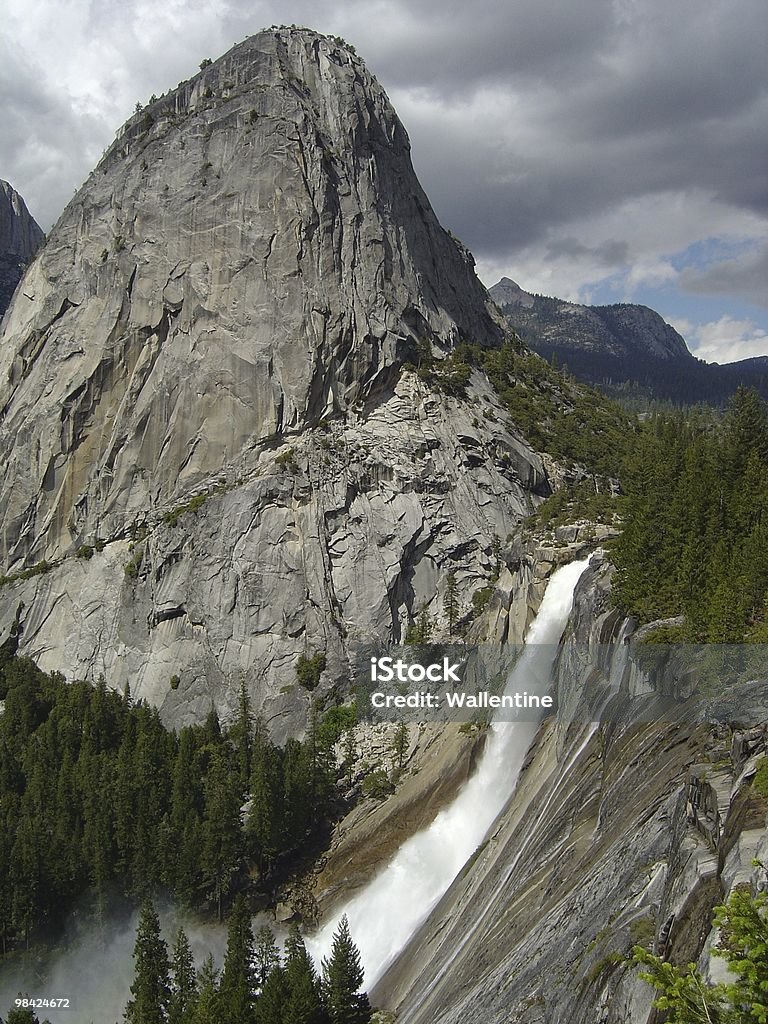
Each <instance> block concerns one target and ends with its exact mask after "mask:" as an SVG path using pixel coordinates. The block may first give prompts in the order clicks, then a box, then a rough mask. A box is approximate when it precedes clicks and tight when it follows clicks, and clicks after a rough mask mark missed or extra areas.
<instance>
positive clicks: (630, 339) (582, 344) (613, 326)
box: [489, 277, 693, 361]
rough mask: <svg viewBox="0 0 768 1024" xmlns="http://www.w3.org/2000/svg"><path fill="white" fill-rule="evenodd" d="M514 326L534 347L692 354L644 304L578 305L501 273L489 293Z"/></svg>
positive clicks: (677, 356)
mask: <svg viewBox="0 0 768 1024" xmlns="http://www.w3.org/2000/svg"><path fill="white" fill-rule="evenodd" d="M489 294H490V296H491V298H492V299H493V300H494V302H496V303H497V304H498V305H499V306H500V307H501V308H502V309H503V311H504V313H505V315H506V316H507V318H508V319H509V320H510V321H511V322H512V324H513V326H514V327H515V329H516V330H519V331H520V332H521V334H522V335H523V336H524V337H525V338H526V340H528V336H529V335H530V339H531V341H532V342H533V341H534V340H535V342H536V344H535V345H534V347H535V348H538V347H541V346H549V347H550V348H552V349H553V350H557V349H559V348H563V349H568V348H573V349H575V350H578V349H583V350H586V351H592V352H596V353H600V354H603V355H609V356H624V357H625V358H630V357H636V356H645V357H647V358H649V359H652V360H656V359H660V360H677V359H686V360H689V361H692V359H693V357H692V356H691V353H690V352H689V351H688V347H687V345H686V344H685V341H684V339H683V338H682V337H681V336H680V335H679V334H678V333H677V331H676V330H675V329H674V328H673V327H670V325H669V324H668V323H666V322H665V321H664V320H663V319H662V318H661V317H660V316H659V314H658V313H656V312H655V311H654V310H652V309H649V308H648V306H639V305H636V304H633V303H625V302H623V303H617V304H616V305H613V306H583V305H580V304H579V303H577V302H566V301H564V300H563V299H550V298H546V297H545V296H543V295H532V294H531V293H530V292H526V291H524V290H523V289H522V288H521V287H520V286H519V285H517V284H516V283H515V282H514V281H511V280H510V279H509V278H508V277H503V278H502V279H501V280H500V281H499V282H498V283H497V284H495V285H494V286H493V287H492V288H491V289H490V292H489Z"/></svg>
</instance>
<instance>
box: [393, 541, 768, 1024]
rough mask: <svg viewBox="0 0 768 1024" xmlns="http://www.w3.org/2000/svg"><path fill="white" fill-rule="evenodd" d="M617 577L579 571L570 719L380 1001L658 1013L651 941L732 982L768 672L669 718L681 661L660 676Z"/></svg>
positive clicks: (466, 1019) (759, 829) (528, 1016)
mask: <svg viewBox="0 0 768 1024" xmlns="http://www.w3.org/2000/svg"><path fill="white" fill-rule="evenodd" d="M612 572H613V569H612V567H611V566H610V564H609V563H607V562H606V561H605V560H604V558H603V557H602V556H599V555H598V556H596V558H595V559H593V561H592V564H591V565H590V567H589V569H588V570H587V571H586V572H585V574H584V576H583V577H582V579H581V581H580V583H579V586H578V588H577V591H576V600H575V604H574V609H573V613H572V616H571V619H570V622H569V626H568V629H567V631H566V634H565V638H564V639H565V641H566V646H565V647H564V649H563V653H562V655H561V658H560V660H559V663H558V668H557V671H556V679H555V684H556V692H557V703H558V714H557V715H556V716H553V717H551V718H549V719H547V720H546V721H545V722H544V723H543V724H542V726H541V729H540V730H539V733H538V736H537V737H536V740H535V741H534V744H533V746H532V748H531V750H530V751H529V753H528V760H527V763H526V765H525V766H524V768H523V771H522V773H521V775H520V778H519V780H518V784H517V789H516V791H515V793H514V794H513V795H512V797H511V799H510V801H509V803H508V805H507V807H506V808H505V809H504V811H503V812H502V813H501V814H500V815H499V818H498V819H497V821H496V822H495V824H494V826H492V828H491V830H490V832H489V835H488V837H487V839H486V841H485V843H484V844H483V845H482V846H481V847H480V848H479V849H478V851H477V853H476V855H475V856H474V857H473V858H472V860H471V861H470V862H469V863H468V864H467V866H466V868H465V870H464V871H463V872H462V873H460V874H459V875H458V876H457V878H456V880H455V881H454V883H453V885H452V887H451V888H450V889H449V891H448V892H447V893H446V895H445V896H444V897H443V899H442V900H441V902H440V904H439V905H438V906H437V907H436V908H435V910H434V911H433V913H432V914H431V915H430V917H429V918H428V919H427V920H426V921H425V922H424V924H423V925H422V927H421V928H420V929H419V930H418V932H417V933H416V934H415V935H414V936H412V938H411V940H410V942H409V944H408V945H407V946H406V947H405V948H404V949H403V950H402V951H401V953H400V955H399V957H398V959H397V960H396V961H395V962H394V964H393V965H392V967H391V968H390V969H389V970H388V971H387V973H386V974H385V975H384V976H383V977H382V978H381V979H380V980H379V982H377V985H376V988H375V989H374V992H373V998H374V1000H375V1001H376V1002H377V1003H378V1004H379V1005H382V1006H386V1007H388V1008H389V1009H391V1010H396V1011H397V1020H398V1022H402V1024H430V1022H432V1021H434V1020H438V1019H439V1020H440V1021H441V1024H458V1022H462V1024H505V1022H507V1021H510V1020H514V1021H517V1022H520V1024H551V1022H555V1021H558V1022H559V1021H566V1020H567V1021H572V1022H574V1024H594V1022H595V1021H600V1022H601V1024H651V1022H653V1021H655V1020H656V1019H657V1018H656V1016H655V1014H654V1011H653V1007H652V1002H653V999H654V992H653V989H652V988H651V987H650V986H649V985H648V984H646V983H645V982H644V981H643V980H642V979H641V978H640V970H639V968H638V967H637V966H634V965H633V964H632V949H633V947H634V946H635V945H637V944H640V945H644V946H647V947H648V948H653V949H654V950H655V951H656V952H658V953H661V954H663V955H664V957H665V958H666V959H669V960H670V961H671V962H672V963H675V964H687V963H689V962H691V961H697V960H698V963H699V966H700V967H701V969H702V970H704V971H705V973H708V974H709V975H710V976H713V977H715V978H717V977H718V974H717V972H718V970H719V971H721V972H722V964H721V961H719V960H718V959H717V958H716V957H715V956H714V955H713V945H714V942H715V939H716V932H715V930H714V929H713V928H712V915H713V909H714V907H715V906H716V905H717V904H719V903H721V902H722V901H723V899H724V898H726V897H727V896H728V895H729V893H730V892H732V891H733V889H734V888H735V887H736V886H739V885H745V884H746V885H749V886H751V887H753V888H762V886H763V884H764V881H763V880H764V869H763V867H762V865H763V863H764V857H765V856H766V852H767V851H768V831H767V830H766V826H765V821H766V818H765V815H766V801H765V800H764V798H763V797H761V796H760V794H759V793H758V792H757V791H756V790H755V788H754V787H753V785H752V780H753V778H754V774H755V769H756V765H757V764H758V763H759V760H760V758H761V757H763V756H765V752H766V745H767V744H768V729H767V728H766V725H765V721H766V697H765V683H764V682H763V681H761V682H753V683H746V684H743V685H741V686H740V687H739V688H737V689H736V690H735V691H734V692H733V693H732V694H728V695H724V696H723V697H717V698H715V699H714V700H713V701H712V702H711V703H702V704H701V706H700V710H699V712H697V713H696V714H693V715H691V714H685V713H683V710H682V709H683V705H678V706H670V705H666V710H665V712H664V713H661V712H660V711H658V713H657V711H656V710H654V708H656V707H657V706H656V705H655V703H654V702H655V700H656V698H657V696H658V694H659V693H660V692H665V691H666V690H667V689H668V688H671V686H672V684H673V681H674V680H672V679H669V678H666V677H667V675H668V674H669V675H671V676H674V675H675V673H674V672H669V673H668V671H667V670H668V668H669V667H670V664H671V663H669V662H668V663H666V667H665V668H664V670H663V671H661V672H660V673H657V674H656V675H655V678H654V679H651V678H650V677H644V672H643V669H642V665H643V664H644V662H643V656H642V654H641V653H640V652H641V651H642V645H638V648H637V649H634V650H633V646H632V645H627V644H625V642H624V641H625V639H627V638H628V637H629V635H630V634H631V632H632V625H633V624H632V622H631V621H630V620H622V619H621V617H620V615H619V613H618V612H617V610H616V609H615V608H614V607H612V606H611V602H610V599H609V590H610V578H611V574H612ZM571 641H575V642H574V643H571ZM636 655H637V660H635V656H636ZM577 668H578V670H576V669H577ZM597 678H602V679H604V680H605V681H606V683H607V684H608V685H604V684H600V686H595V679H597ZM641 686H642V690H641ZM633 693H634V695H635V696H640V698H641V699H640V702H639V707H643V704H642V701H643V700H646V701H648V704H647V705H645V707H644V709H643V712H642V714H638V703H635V702H634V701H633V700H632V699H630V698H631V697H632V695H633ZM607 700H608V701H610V704H606V701H607ZM596 701H597V704H596ZM598 707H600V708H601V711H602V715H603V720H602V721H597V719H598V718H600V717H601V714H600V712H598ZM606 708H610V709H611V710H610V713H606Z"/></svg>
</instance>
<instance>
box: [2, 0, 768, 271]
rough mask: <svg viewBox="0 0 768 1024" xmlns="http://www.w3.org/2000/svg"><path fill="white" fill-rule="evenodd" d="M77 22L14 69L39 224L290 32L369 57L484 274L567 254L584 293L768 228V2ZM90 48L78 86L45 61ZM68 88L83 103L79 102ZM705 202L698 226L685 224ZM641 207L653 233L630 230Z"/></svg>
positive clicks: (6, 156)
mask: <svg viewBox="0 0 768 1024" xmlns="http://www.w3.org/2000/svg"><path fill="white" fill-rule="evenodd" d="M9 3H10V5H11V7H12V8H13V10H14V12H15V15H16V19H17V22H18V23H19V24H21V25H22V26H23V24H25V23H26V19H28V17H29V15H28V14H27V13H26V12H27V11H29V10H30V9H36V10H37V11H38V12H43V14H44V13H45V11H46V10H48V11H50V13H51V16H52V17H54V16H59V17H60V13H59V12H60V10H61V8H60V6H59V5H57V3H56V2H55V0H27V3H26V4H23V3H22V0H9ZM30 4H31V8H30ZM73 9H77V11H79V13H80V21H79V23H78V25H77V26H75V27H70V21H71V20H72V19H69V20H64V21H61V22H59V24H60V25H61V26H62V28H61V31H62V32H63V33H64V34H65V36H66V38H63V39H57V40H53V41H51V40H48V41H45V40H42V41H41V39H40V33H37V34H35V33H34V32H32V31H30V32H29V33H27V35H26V36H24V37H23V38H22V39H21V40H19V41H17V40H14V43H13V46H12V47H9V49H10V50H11V55H12V57H13V54H16V59H15V64H14V65H11V67H10V68H9V65H8V64H7V63H6V62H5V61H3V71H2V72H0V75H2V82H1V83H0V87H1V88H2V90H3V95H2V97H1V98H2V100H3V104H4V108H5V110H6V111H11V114H10V123H8V124H6V125H5V126H4V133H3V137H2V140H1V142H0V157H2V160H1V161H0V176H4V177H8V178H10V179H11V180H12V181H13V183H14V184H15V185H16V186H17V187H18V188H19V189H20V190H21V191H22V192H23V193H25V195H26V198H27V199H28V201H29V205H30V208H31V209H32V210H33V212H34V213H36V214H37V215H39V216H40V219H41V220H46V219H47V220H48V221H50V220H52V219H53V216H54V215H55V214H56V213H58V212H59V210H60V208H61V206H62V205H63V202H64V201H65V200H66V199H67V198H68V197H69V196H70V195H71V193H72V190H73V188H74V187H75V186H76V185H78V184H79V183H80V181H81V180H82V179H83V178H84V177H85V175H86V173H87V171H88V170H89V169H90V166H92V164H93V162H94V159H93V156H94V153H95V154H96V156H98V153H99V152H100V151H101V149H102V148H103V147H104V146H106V145H107V144H108V143H109V142H110V141H111V138H112V135H113V133H114V131H115V129H117V128H118V127H119V124H120V122H121V121H122V120H123V119H124V118H125V117H127V116H128V114H129V113H130V110H131V108H132V106H133V103H134V102H135V100H136V99H142V100H146V98H147V96H148V95H149V93H150V92H153V91H154V92H157V93H160V92H162V91H164V90H165V89H167V88H171V87H173V86H175V84H176V82H177V81H178V80H180V79H181V78H186V77H189V75H191V74H192V73H194V71H195V70H196V67H197V63H198V62H199V60H200V59H201V58H202V57H204V56H211V57H216V56H217V55H219V54H220V53H222V52H223V51H224V50H226V49H227V48H228V47H229V46H230V45H232V44H233V43H234V42H236V41H237V40H239V39H241V38H243V37H244V36H245V35H247V34H249V33H252V32H254V31H257V30H258V29H259V28H261V27H262V26H267V25H269V24H271V23H273V22H295V23H297V24H308V25H311V26H312V27H315V28H317V29H319V30H320V31H324V32H331V33H336V34H341V35H344V36H345V37H346V38H347V39H348V40H349V41H350V42H352V43H354V45H355V46H356V48H357V50H358V52H359V53H360V54H361V55H362V56H363V57H364V58H365V60H366V62H367V63H368V65H369V67H370V68H371V70H372V71H373V72H374V73H375V74H377V76H378V78H379V80H380V81H381V83H382V85H383V86H384V88H385V89H386V90H387V92H388V93H389V95H390V96H391V98H392V99H393V101H394V103H395V106H396V107H397V109H398V111H399V113H400V115H401V117H402V119H403V121H404V123H405V126H406V128H407V129H408V132H409V134H410V137H411V140H412V144H413V158H414V164H415V166H416V169H417V171H418V172H419V174H420V176H421V178H422V182H423V184H424V187H425V189H426V191H427V194H428V195H429V196H430V199H431V200H432V203H433V205H434V206H435V208H436V211H437V213H438V215H439V216H440V218H441V219H442V220H443V222H444V223H445V224H446V225H447V226H448V227H450V228H451V230H453V231H454V232H455V233H456V234H457V235H459V237H461V238H462V239H463V240H464V241H465V242H466V243H467V244H468V245H470V247H471V248H472V249H473V250H474V252H475V255H476V256H477V257H478V258H479V259H481V260H485V261H488V262H493V263H494V264H495V265H501V264H506V265H507V266H508V267H509V269H510V271H511V270H513V269H514V267H515V265H516V261H517V260H518V259H520V258H521V255H522V254H523V252H525V254H526V255H527V257H528V258H530V254H531V253H532V252H533V251H534V250H535V251H536V252H537V253H538V254H539V257H540V261H541V262H542V265H544V264H546V263H547V261H550V262H552V261H557V260H560V261H561V262H562V260H563V259H564V258H565V257H568V256H569V254H570V255H571V256H572V258H573V261H574V268H575V269H574V274H575V277H574V281H576V278H577V277H578V274H579V273H580V272H581V271H580V270H578V267H579V266H580V265H581V263H583V264H584V270H583V273H585V274H586V273H587V269H586V267H587V264H589V266H590V267H591V268H592V270H596V269H597V270H599V269H600V268H602V269H603V270H608V269H613V268H615V267H617V266H619V265H621V264H622V263H625V264H630V263H631V262H632V261H633V260H638V259H641V258H642V259H650V258H651V257H652V256H654V254H655V256H656V257H658V256H659V254H661V253H662V252H663V251H666V252H667V254H669V252H670V251H671V250H670V249H669V247H670V246H672V245H673V244H675V245H678V247H679V248H685V246H686V245H688V244H691V243H693V242H695V241H696V240H697V239H699V238H703V237H707V236H708V235H710V234H713V233H715V230H717V231H718V232H720V233H725V234H728V233H729V232H730V233H731V234H732V235H734V236H736V235H738V236H740V237H741V236H744V235H745V234H747V235H748V234H749V233H750V232H752V233H753V235H754V237H759V235H760V233H761V232H765V231H766V227H765V220H764V217H765V214H766V210H765V203H766V189H765V181H764V168H765V166H766V153H765V143H764V132H762V131H761V130H760V125H761V124H764V123H765V118H766V116H768V91H767V89H766V77H765V72H764V70H763V64H764V57H765V52H766V24H767V21H768V19H767V18H766V14H765V8H764V2H763V0H708V2H707V3H706V4H701V3H700V0H580V2H579V3H568V2H566V0H539V2H537V3H535V4H534V3H532V2H530V0H526V2H523V0H508V2H499V0H494V2H489V0H480V2H476V3H474V4H472V5H468V4H466V3H459V2H455V0H422V2H419V3H417V4H415V3H413V2H412V0H411V2H409V3H405V2H396V0H395V2H393V0H358V2H357V3H355V4H350V3H339V2H332V0H319V2H316V3H309V2H298V3H280V4H278V3H276V2H262V3H253V2H251V0H210V2H208V0H206V2H205V3H203V2H202V0H168V2H167V3H165V4H163V5H157V4H151V3H150V2H149V0H120V2H117V0H102V2H100V3H98V4H89V3H87V2H86V0H74V3H73ZM22 35H23V33H22ZM88 40H90V43H91V49H90V51H89V52H88V54H87V55H86V56H87V59H85V60H83V61H82V62H81V66H80V67H74V66H72V65H70V66H69V69H68V70H67V69H65V72H66V73H67V74H68V75H69V78H70V81H69V83H68V84H67V83H66V82H65V83H63V86H62V88H52V87H51V84H50V82H48V84H46V82H45V80H46V75H45V70H46V58H47V52H48V51H47V50H46V47H49V48H50V47H52V46H53V47H55V46H59V47H62V46H68V47H69V48H70V49H71V50H72V51H73V52H74V53H75V54H77V52H78V49H79V48H82V47H84V46H85V43H86V41H88ZM105 52H106V53H108V56H107V57H103V56H101V57H100V54H102V55H103V54H104V53H105ZM89 83H90V84H89ZM67 88H69V90H70V92H71V93H72V95H75V94H76V93H78V88H79V94H78V95H79V99H80V100H81V102H80V103H79V104H78V103H76V102H73V101H72V98H71V96H70V95H69V94H68V92H67ZM83 95H85V96H86V97H91V98H92V99H93V102H90V103H85V104H83V102H82V97H83ZM6 118H8V115H6ZM41 154H45V159H44V161H43V164H44V166H43V168H42V169H41V167H40V164H41V160H40V155H41ZM692 198H695V200H696V202H695V209H696V216H694V215H693V213H691V212H688V213H686V204H687V203H689V202H690V201H691V200H692ZM632 204H635V205H636V206H637V208H638V209H640V210H641V213H636V214H635V216H636V217H637V218H639V222H640V224H641V227H642V231H638V230H637V223H636V222H631V221H630V220H628V219H627V217H626V216H625V212H624V211H625V210H626V209H627V208H628V206H629V207H632ZM708 204H709V205H708ZM691 209H693V207H691ZM702 219H703V220H706V221H710V222H711V223H702ZM672 220H675V222H676V223H678V224H679V227H678V229H677V231H676V234H675V233H673V232H670V228H669V225H670V222H671V221H672ZM585 224H586V225H589V226H590V227H589V232H590V233H591V235H590V237H588V238H586V237H583V233H584V225H585ZM654 228H657V230H656V232H655V233H654ZM673 234H674V239H673V238H672V235H673ZM579 246H581V248H580V249H579V248H578V247H579ZM665 246H666V247H667V249H666V250H665ZM577 249H578V251H577ZM641 250H642V251H641ZM691 280H693V279H691ZM692 287H693V286H692Z"/></svg>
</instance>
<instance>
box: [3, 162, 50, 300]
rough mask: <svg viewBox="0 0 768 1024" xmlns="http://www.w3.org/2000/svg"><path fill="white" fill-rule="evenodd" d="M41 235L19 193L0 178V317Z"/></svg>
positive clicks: (41, 238)
mask: <svg viewBox="0 0 768 1024" xmlns="http://www.w3.org/2000/svg"><path fill="white" fill-rule="evenodd" d="M44 238H45V235H44V234H43V232H42V230H41V229H40V227H39V226H38V224H37V222H36V221H35V219H34V218H33V217H32V215H31V214H30V212H29V210H28V209H27V206H26V203H25V202H24V200H23V199H22V197H21V196H20V195H19V193H18V192H17V191H16V190H15V189H14V188H13V187H12V186H11V185H9V184H8V182H7V181H2V180H0V320H2V318H3V314H4V313H5V311H6V309H7V308H8V306H9V305H10V302H11V298H12V296H13V293H14V291H15V290H16V286H17V285H18V283H19V281H20V280H21V278H22V276H23V274H24V271H25V270H26V268H27V266H28V265H29V263H30V262H31V260H32V257H33V256H34V255H35V253H36V252H37V250H38V249H39V248H40V246H41V244H42V242H43V239H44Z"/></svg>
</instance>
